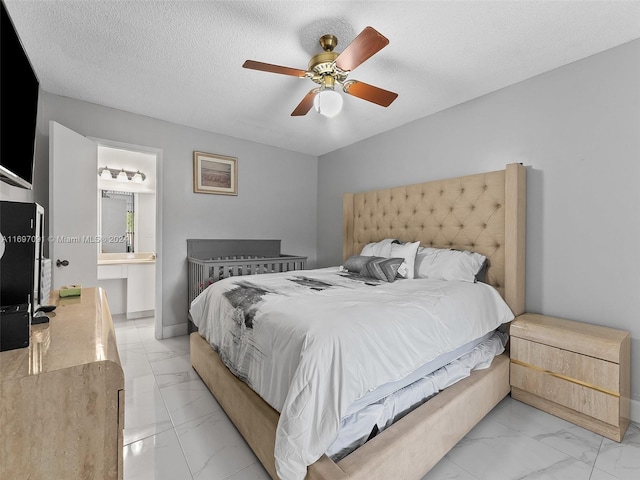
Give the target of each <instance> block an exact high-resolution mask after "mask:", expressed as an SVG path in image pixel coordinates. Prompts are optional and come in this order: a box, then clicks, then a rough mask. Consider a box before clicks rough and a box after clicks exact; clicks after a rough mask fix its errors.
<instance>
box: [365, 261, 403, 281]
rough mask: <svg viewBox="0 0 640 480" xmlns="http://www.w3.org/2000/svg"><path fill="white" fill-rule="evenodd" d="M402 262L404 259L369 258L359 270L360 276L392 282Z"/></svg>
mask: <svg viewBox="0 0 640 480" xmlns="http://www.w3.org/2000/svg"><path fill="white" fill-rule="evenodd" d="M402 262H404V258H384V257H369V259H368V260H367V261H366V263H365V264H364V266H363V267H362V270H360V276H361V277H370V278H377V279H378V280H383V281H385V282H393V281H394V280H395V279H396V275H397V274H398V268H400V265H402Z"/></svg>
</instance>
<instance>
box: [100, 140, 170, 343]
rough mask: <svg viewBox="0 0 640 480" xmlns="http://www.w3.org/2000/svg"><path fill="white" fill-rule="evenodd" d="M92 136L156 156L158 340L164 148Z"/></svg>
mask: <svg viewBox="0 0 640 480" xmlns="http://www.w3.org/2000/svg"><path fill="white" fill-rule="evenodd" d="M88 138H91V140H93V141H94V142H96V143H97V144H98V146H99V147H100V146H102V147H112V148H120V149H122V150H131V151H134V152H142V153H148V154H152V155H154V154H155V156H156V301H155V329H154V335H155V338H156V339H157V340H161V339H162V338H163V332H162V149H161V148H156V147H148V146H146V145H138V144H134V143H126V142H118V141H116V140H109V139H106V138H98V137H88Z"/></svg>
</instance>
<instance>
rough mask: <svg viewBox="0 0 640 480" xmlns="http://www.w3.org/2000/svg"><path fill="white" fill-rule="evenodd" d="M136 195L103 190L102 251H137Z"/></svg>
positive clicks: (101, 200) (101, 202)
mask: <svg viewBox="0 0 640 480" xmlns="http://www.w3.org/2000/svg"><path fill="white" fill-rule="evenodd" d="M135 203H136V202H135V195H134V194H133V193H132V192H120V191H114V190H101V198H100V204H101V205H100V210H101V217H102V218H101V220H100V225H101V249H100V251H101V252H102V253H132V252H134V251H135V247H134V244H135V242H134V236H135V231H134V228H135Z"/></svg>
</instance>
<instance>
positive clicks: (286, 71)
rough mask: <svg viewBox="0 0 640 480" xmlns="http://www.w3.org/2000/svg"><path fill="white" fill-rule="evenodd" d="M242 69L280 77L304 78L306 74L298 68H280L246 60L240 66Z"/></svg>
mask: <svg viewBox="0 0 640 480" xmlns="http://www.w3.org/2000/svg"><path fill="white" fill-rule="evenodd" d="M242 66H243V67H244V68H250V69H252V70H260V71H262V72H271V73H279V74H281V75H291V76H292V77H305V76H306V75H307V72H306V71H305V70H300V69H298V68H290V67H282V66H280V65H272V64H270V63H263V62H256V61H255V60H247V61H246V62H244V63H243V64H242Z"/></svg>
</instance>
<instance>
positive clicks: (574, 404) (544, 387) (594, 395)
mask: <svg viewBox="0 0 640 480" xmlns="http://www.w3.org/2000/svg"><path fill="white" fill-rule="evenodd" d="M510 335H511V339H510V340H511V396H512V397H513V398H515V399H517V400H520V401H522V402H524V403H527V404H529V405H532V406H534V407H536V408H539V409H540V410H544V411H545V412H548V413H550V414H552V415H555V416H557V417H560V418H563V419H565V420H568V421H570V422H572V423H575V424H576V425H580V426H581V427H584V428H586V429H589V430H591V431H594V432H596V433H599V434H600V435H603V436H605V437H608V438H610V439H612V440H615V441H617V442H620V441H621V440H622V437H624V434H625V432H626V430H627V426H628V425H629V408H630V402H629V395H630V378H631V372H630V369H631V346H630V345H631V344H630V342H631V339H630V334H629V332H626V331H623V330H617V329H614V328H607V327H601V326H597V325H591V324H588V323H582V322H576V321H573V320H565V319H561V318H554V317H548V316H546V315H537V314H532V313H525V314H524V315H520V316H519V317H517V318H516V319H515V320H514V321H513V323H512V324H511V328H510Z"/></svg>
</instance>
